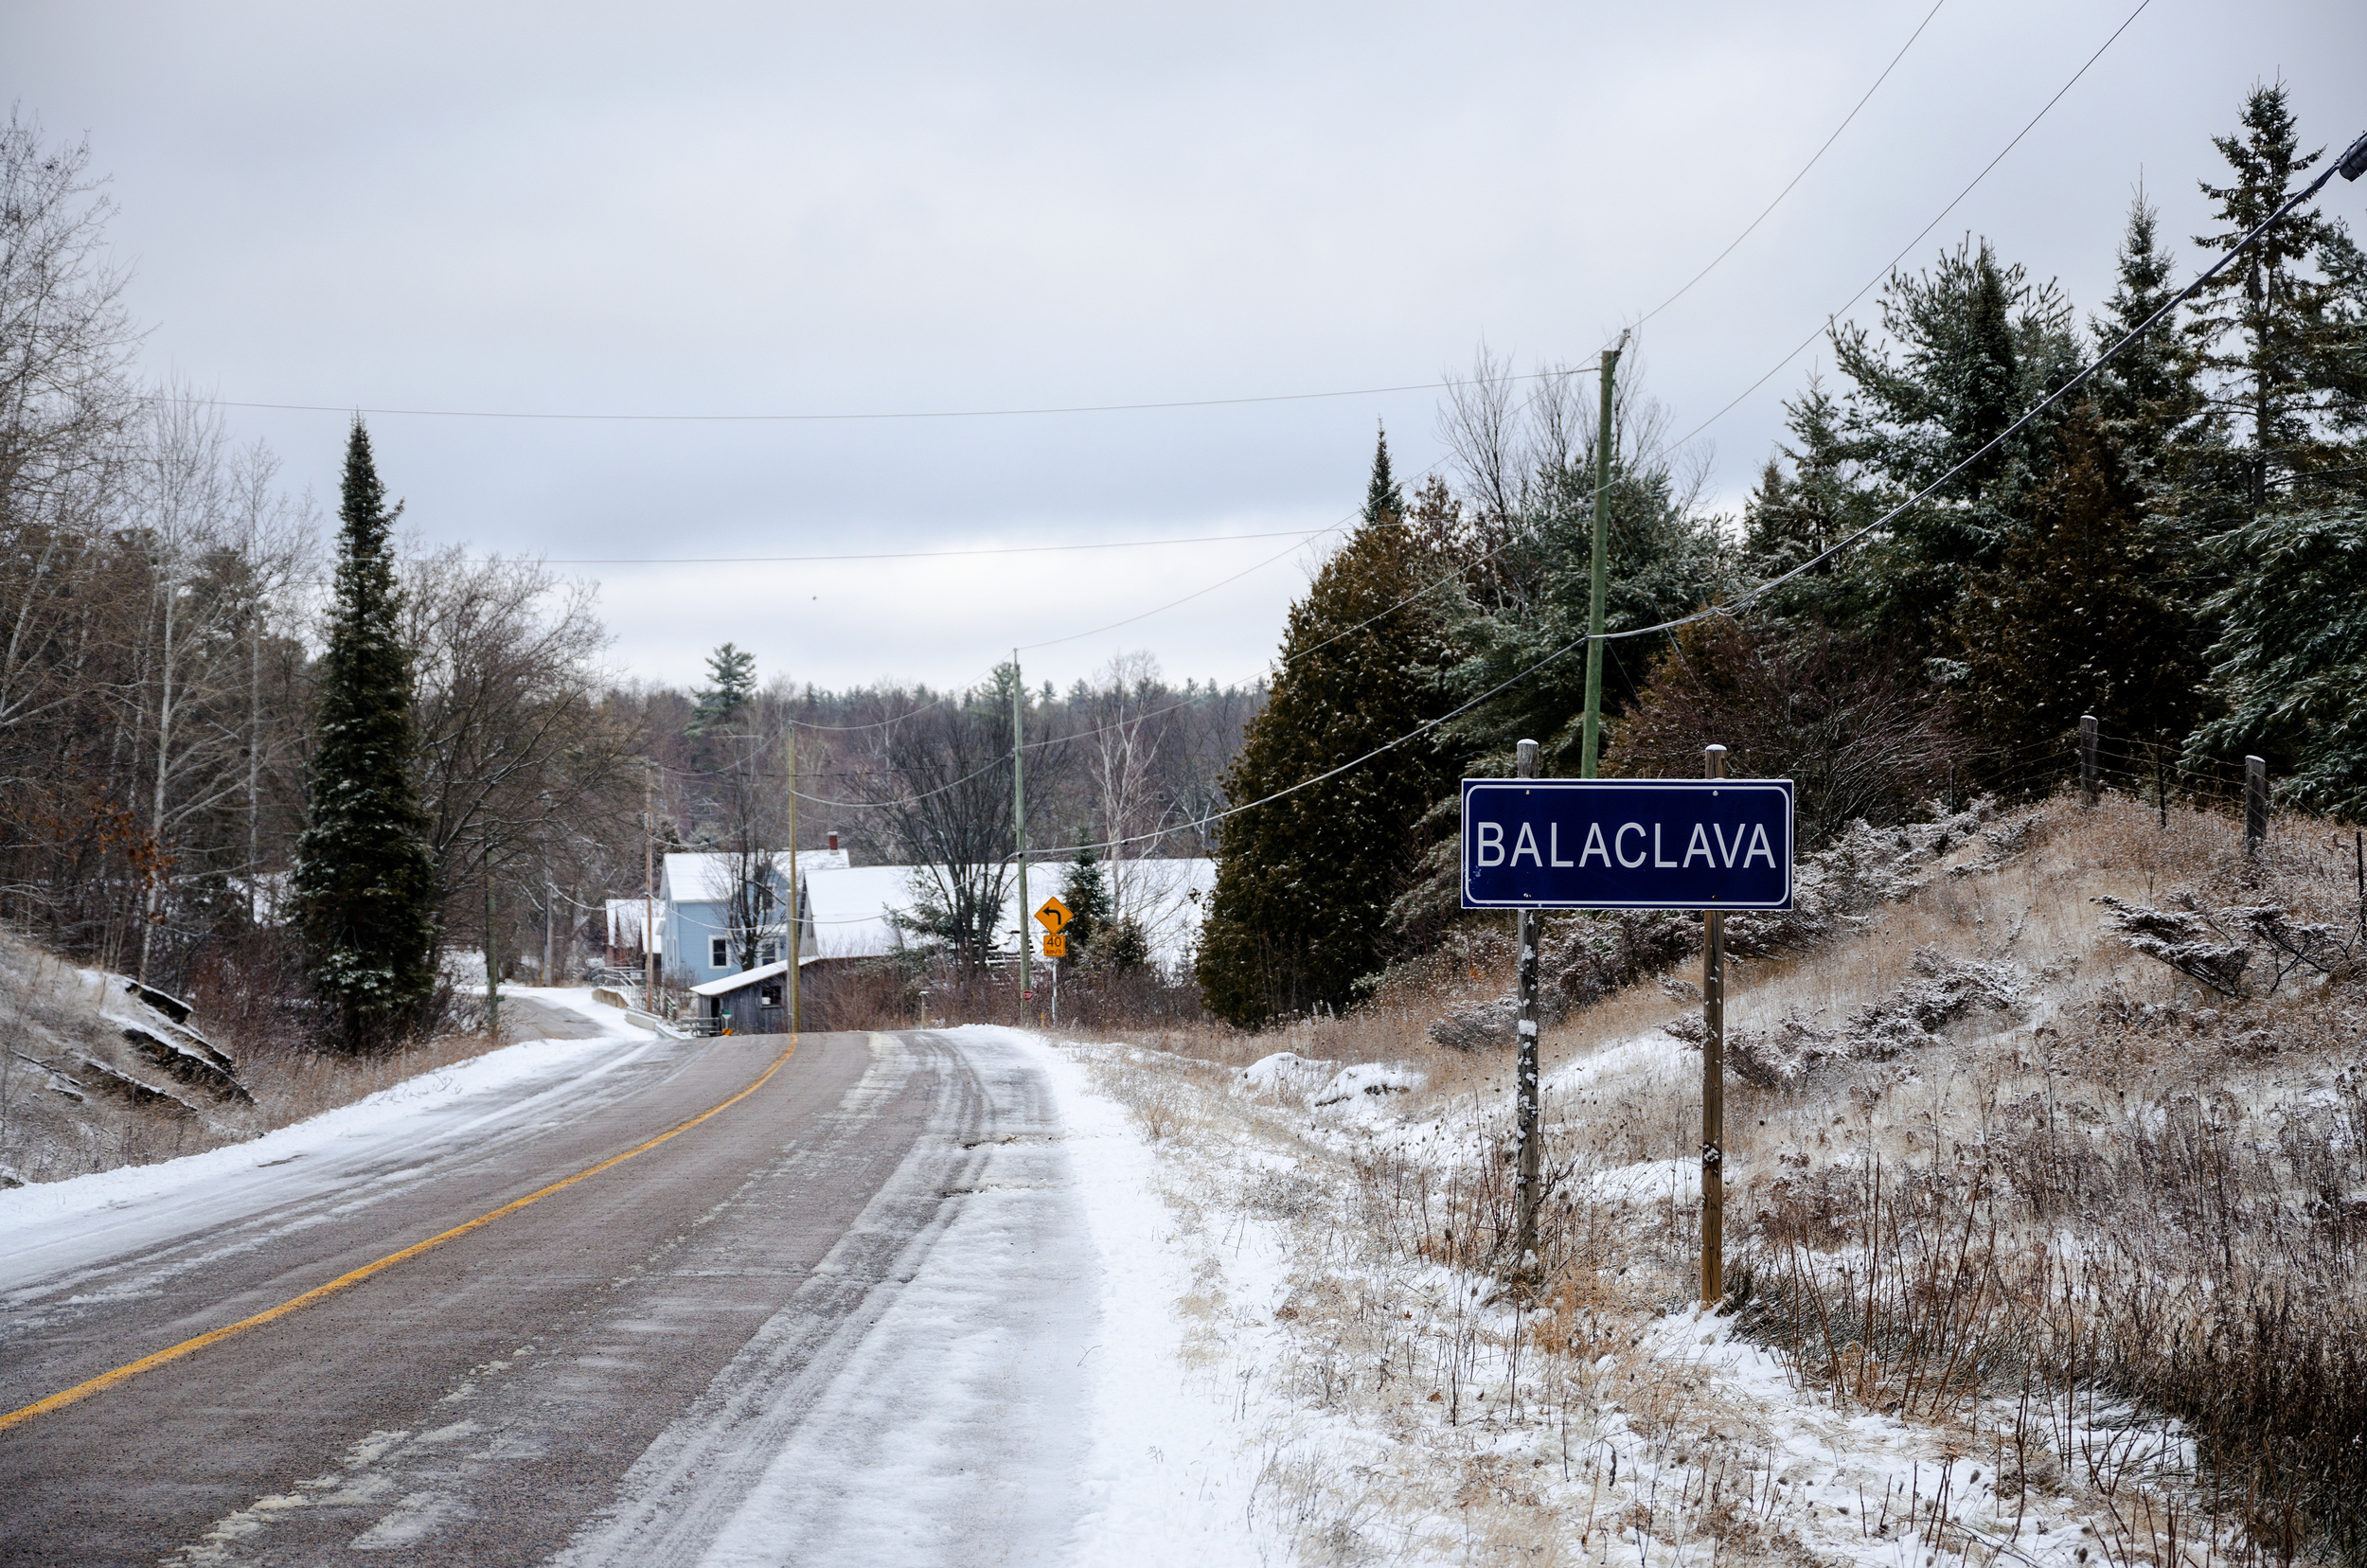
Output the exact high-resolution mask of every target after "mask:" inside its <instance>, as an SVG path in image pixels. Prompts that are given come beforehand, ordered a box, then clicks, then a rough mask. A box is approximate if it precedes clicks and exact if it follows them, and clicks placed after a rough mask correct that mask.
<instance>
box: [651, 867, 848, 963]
mask: <svg viewBox="0 0 2367 1568" xmlns="http://www.w3.org/2000/svg"><path fill="white" fill-rule="evenodd" d="M739 864H740V861H739V856H737V855H721V854H706V855H698V854H684V855H668V856H667V857H666V859H665V862H664V864H663V866H662V867H661V869H660V870H659V872H658V882H657V901H658V909H659V911H660V914H659V918H658V930H657V935H658V940H659V942H660V943H661V944H662V945H661V946H660V948H659V950H658V952H659V960H660V962H661V963H662V964H663V965H664V966H665V971H666V973H667V974H669V975H674V976H678V977H682V978H685V979H687V980H688V981H689V983H690V984H691V985H694V986H697V985H703V984H704V983H705V982H707V981H709V980H718V979H721V978H722V977H724V976H726V975H736V974H738V973H739V958H738V957H737V955H736V954H735V953H734V952H733V949H732V942H731V931H732V922H731V900H732V894H733V892H734V891H735V888H734V883H735V882H736V881H737V879H738V877H739ZM845 869H846V851H845V850H844V849H801V850H799V851H798V852H797V879H798V881H799V882H800V883H801V884H810V882H811V879H812V878H813V877H815V876H816V875H820V874H825V873H828V872H831V871H845ZM800 892H801V893H802V892H803V887H802V886H801V888H800ZM788 901H789V857H788V856H787V855H786V854H776V855H774V856H772V857H771V858H770V860H769V862H768V864H767V865H766V868H765V883H764V887H763V888H762V890H761V891H760V893H759V895H758V918H759V919H761V920H767V921H769V922H771V925H772V928H773V929H772V931H771V934H770V935H761V936H760V938H759V940H758V943H757V948H756V962H757V963H758V964H760V965H761V964H777V963H779V962H781V938H782V936H783V935H785V934H786V932H787V930H788V924H789V920H788V911H787V907H786V906H787V904H788ZM800 901H804V900H802V899H801V900H800ZM800 935H801V940H800V941H799V942H798V953H799V954H800V956H801V957H802V958H805V959H810V958H812V956H813V955H814V945H813V927H812V924H811V917H810V914H809V916H808V918H807V921H806V923H805V924H804V926H803V928H802V930H801V933H800Z"/></svg>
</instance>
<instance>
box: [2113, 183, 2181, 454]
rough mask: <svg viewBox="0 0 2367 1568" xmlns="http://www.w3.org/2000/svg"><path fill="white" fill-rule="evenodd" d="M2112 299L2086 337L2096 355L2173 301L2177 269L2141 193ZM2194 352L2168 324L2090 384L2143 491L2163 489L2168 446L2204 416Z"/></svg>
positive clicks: (2174, 323)
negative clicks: (2091, 339) (2092, 339)
mask: <svg viewBox="0 0 2367 1568" xmlns="http://www.w3.org/2000/svg"><path fill="white" fill-rule="evenodd" d="M2116 271H2117V274H2118V277H2117V281H2116V282H2115V284H2114V287H2113V290H2112V297H2111V298H2109V299H2108V300H2107V301H2105V305H2104V312H2103V313H2102V314H2101V315H2095V316H2091V317H2090V318H2089V320H2088V330H2089V331H2090V332H2091V333H2092V334H2093V335H2094V337H2095V341H2096V351H2097V352H2099V353H2101V352H2102V351H2104V350H2105V349H2107V348H2109V347H2112V345H2114V344H2116V343H2118V342H2120V341H2121V339H2123V338H2125V337H2127V335H2128V334H2129V333H2131V332H2133V331H2135V330H2137V329H2138V328H2139V327H2141V326H2143V325H2144V324H2145V322H2147V321H2149V320H2151V319H2152V318H2153V317H2154V315H2155V314H2156V313H2158V312H2160V311H2161V309H2162V307H2163V306H2164V305H2167V304H2168V303H2169V302H2170V301H2171V299H2173V298H2174V297H2176V295H2177V294H2178V291H2177V289H2176V288H2174V287H2172V283H2173V280H2174V279H2175V277H2176V274H2177V268H2176V264H2175V263H2174V262H2173V261H2172V260H2171V258H2170V256H2169V253H2168V252H2166V251H2164V250H2162V247H2161V234H2160V215H2159V214H2158V213H2157V212H2156V211H2155V209H2154V207H2153V205H2152V204H2151V203H2149V202H2147V201H2146V200H2145V191H2144V190H2143V189H2140V190H2139V191H2138V192H2137V195H2136V198H2135V199H2134V200H2133V201H2131V202H2130V203H2129V206H2128V224H2127V228H2126V229H2124V230H2123V232H2122V236H2121V245H2120V254H2119V258H2118V266H2117V268H2116ZM2195 370H2196V359H2195V353H2194V350H2193V349H2192V348H2191V347H2188V346H2187V344H2186V343H2185V342H2184V341H2183V340H2182V339H2181V337H2180V333H2179V331H2178V323H2177V321H2176V320H2175V318H2165V319H2164V320H2163V321H2162V323H2161V325H2159V326H2157V327H2155V328H2153V329H2152V330H2150V331H2148V332H2146V333H2145V336H2143V337H2141V338H2139V339H2138V340H2137V341H2136V342H2134V343H2131V344H2130V345H2129V346H2128V347H2126V348H2124V349H2122V350H2121V351H2120V353H2119V354H2118V355H2116V356H2115V357H2114V358H2113V359H2112V360H2111V361H2110V363H2109V364H2107V365H2105V366H2104V368H2103V369H2101V370H2099V371H2097V372H2096V374H2095V377H2094V379H2093V380H2092V381H2091V382H2090V383H2088V384H2089V386H2090V387H2091V393H2090V396H2091V397H2092V399H2093V400H2094V403H2095V415H2096V418H2097V419H2098V420H2099V429H2100V432H2101V434H2102V435H2103V437H2105V439H2107V440H2109V442H2111V444H2112V446H2113V448H2114V450H2115V451H2116V452H2118V453H2119V454H2120V456H2121V459H2122V461H2123V462H2125V463H2126V464H2127V467H2128V471H2129V474H2130V476H2131V477H2132V478H2134V479H2135V480H2136V481H2137V482H2138V483H2140V484H2141V485H2155V484H2159V483H2161V482H2162V480H2163V479H2164V478H2165V475H2163V473H2162V463H2163V461H2164V458H2165V454H2167V451H2168V449H2169V447H2170V444H2171V442H2172V440H2173V439H2174V438H2175V437H2178V436H2179V435H2180V434H2181V433H2183V432H2185V431H2186V430H2187V429H2188V427H2189V426H2190V425H2191V423H2192V422H2193V420H2194V419H2195V416H2196V415H2198V413H2200V412H2201V411H2202V392H2201V389H2200V388H2198V386H2197V385H2196V384H2195Z"/></svg>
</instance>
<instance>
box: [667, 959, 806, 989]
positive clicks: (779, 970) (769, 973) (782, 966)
mask: <svg viewBox="0 0 2367 1568" xmlns="http://www.w3.org/2000/svg"><path fill="white" fill-rule="evenodd" d="M806 962H807V963H809V964H810V963H812V962H813V960H812V959H810V958H809V959H807V960H806ZM788 972H789V961H788V960H787V959H783V960H782V961H781V962H779V963H777V964H758V965H757V966H756V968H755V969H752V970H742V971H739V973H738V974H727V975H725V976H723V978H721V980H710V981H708V982H707V983H706V984H705V985H703V986H693V987H691V988H690V994H691V995H693V996H721V995H722V994H723V993H724V992H726V991H736V990H739V989H741V988H742V987H745V986H753V985H755V984H756V982H757V981H759V980H777V979H779V978H780V977H781V976H782V975H784V974H787V973H788Z"/></svg>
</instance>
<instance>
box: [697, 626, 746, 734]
mask: <svg viewBox="0 0 2367 1568" xmlns="http://www.w3.org/2000/svg"><path fill="white" fill-rule="evenodd" d="M707 678H708V679H709V680H711V681H713V682H714V683H715V684H714V685H713V686H707V687H705V688H704V689H703V690H701V691H699V692H698V693H696V696H697V698H698V705H697V706H696V707H695V708H693V709H692V710H691V715H690V733H691V734H693V735H704V734H706V733H707V732H708V731H710V730H713V729H717V728H720V727H721V726H722V725H724V724H728V723H730V722H732V720H733V719H734V718H735V717H736V716H737V715H738V714H739V710H740V709H741V708H743V707H745V706H747V705H748V701H749V699H750V698H752V697H754V696H755V695H756V655H755V654H754V653H751V652H748V651H747V650H744V649H741V648H739V647H736V646H735V645H733V644H731V643H725V644H724V645H723V646H722V647H721V648H719V649H717V650H715V651H714V652H712V653H710V654H708V655H707Z"/></svg>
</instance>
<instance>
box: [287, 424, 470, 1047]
mask: <svg viewBox="0 0 2367 1568" xmlns="http://www.w3.org/2000/svg"><path fill="white" fill-rule="evenodd" d="M400 510H401V508H400V507H397V508H394V509H393V510H389V509H388V508H387V506H386V491H385V490H384V488H383V486H381V485H380V484H379V482H378V471H377V468H376V466H375V465H374V464H373V463H372V462H371V459H370V438H369V434H368V432H367V431H365V429H364V428H363V426H362V421H361V420H360V419H356V420H354V422H353V435H352V437H351V438H350V439H349V440H348V441H347V444H346V473H345V486H344V504H343V506H342V507H341V508H340V516H341V518H342V520H343V523H344V526H343V529H342V531H341V532H340V534H339V536H338V544H337V599H336V609H335V612H334V618H333V620H332V621H331V622H330V626H329V650H328V651H327V653H325V654H324V655H323V656H322V659H321V707H320V728H319V733H318V736H317V738H316V739H315V741H314V750H313V754H312V768H311V814H310V818H309V820H308V821H307V822H306V824H305V829H304V833H303V836H302V837H301V838H299V839H298V840H297V841H296V867H295V904H296V918H297V922H298V925H299V928H300V929H301V931H302V933H303V937H304V943H305V947H306V950H307V955H308V957H309V959H310V962H311V971H312V982H313V985H314V986H315V987H316V988H317V989H318V990H319V992H320V995H321V999H322V1001H323V1003H324V1004H326V1006H327V1007H328V1008H329V1012H330V1014H331V1015H332V1017H333V1019H334V1023H335V1029H336V1036H337V1040H338V1042H339V1043H341V1044H342V1045H344V1046H345V1048H346V1049H347V1050H362V1049H365V1048H367V1047H369V1046H371V1045H374V1044H380V1043H383V1042H386V1041H387V1040H389V1039H391V1038H393V1037H394V1036H396V1035H397V1034H399V1033H400V1031H401V1030H402V1029H403V1028H404V1027H405V1026H406V1025H409V1024H410V1023H411V1022H412V1021H413V1019H414V1018H415V1017H416V1015H417V1011H418V1007H419V1004H420V1003H422V1002H423V1001H425V1000H426V998H427V996H428V994H429V992H430V991H431V990H432V989H434V988H435V983H436V877H435V872H434V868H433V867H432V866H431V865H430V864H429V860H428V849H427V817H426V813H425V812H423V811H421V810H420V808H419V799H418V786H417V784H416V782H415V780H414V779H413V776H412V769H411V764H412V760H413V757H412V753H413V750H414V739H413V734H412V718H411V698H412V692H411V660H410V655H409V653H408V652H407V650H405V649H404V648H403V646H402V643H401V640H400V637H399V636H398V635H397V633H396V625H397V613H398V612H399V610H400V607H401V591H400V588H398V587H397V585H396V582H395V566H394V560H393V557H392V555H391V554H390V553H389V551H388V548H387V535H388V531H389V530H390V529H391V528H392V526H393V525H394V521H395V517H396V515H397V513H399V512H400Z"/></svg>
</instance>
